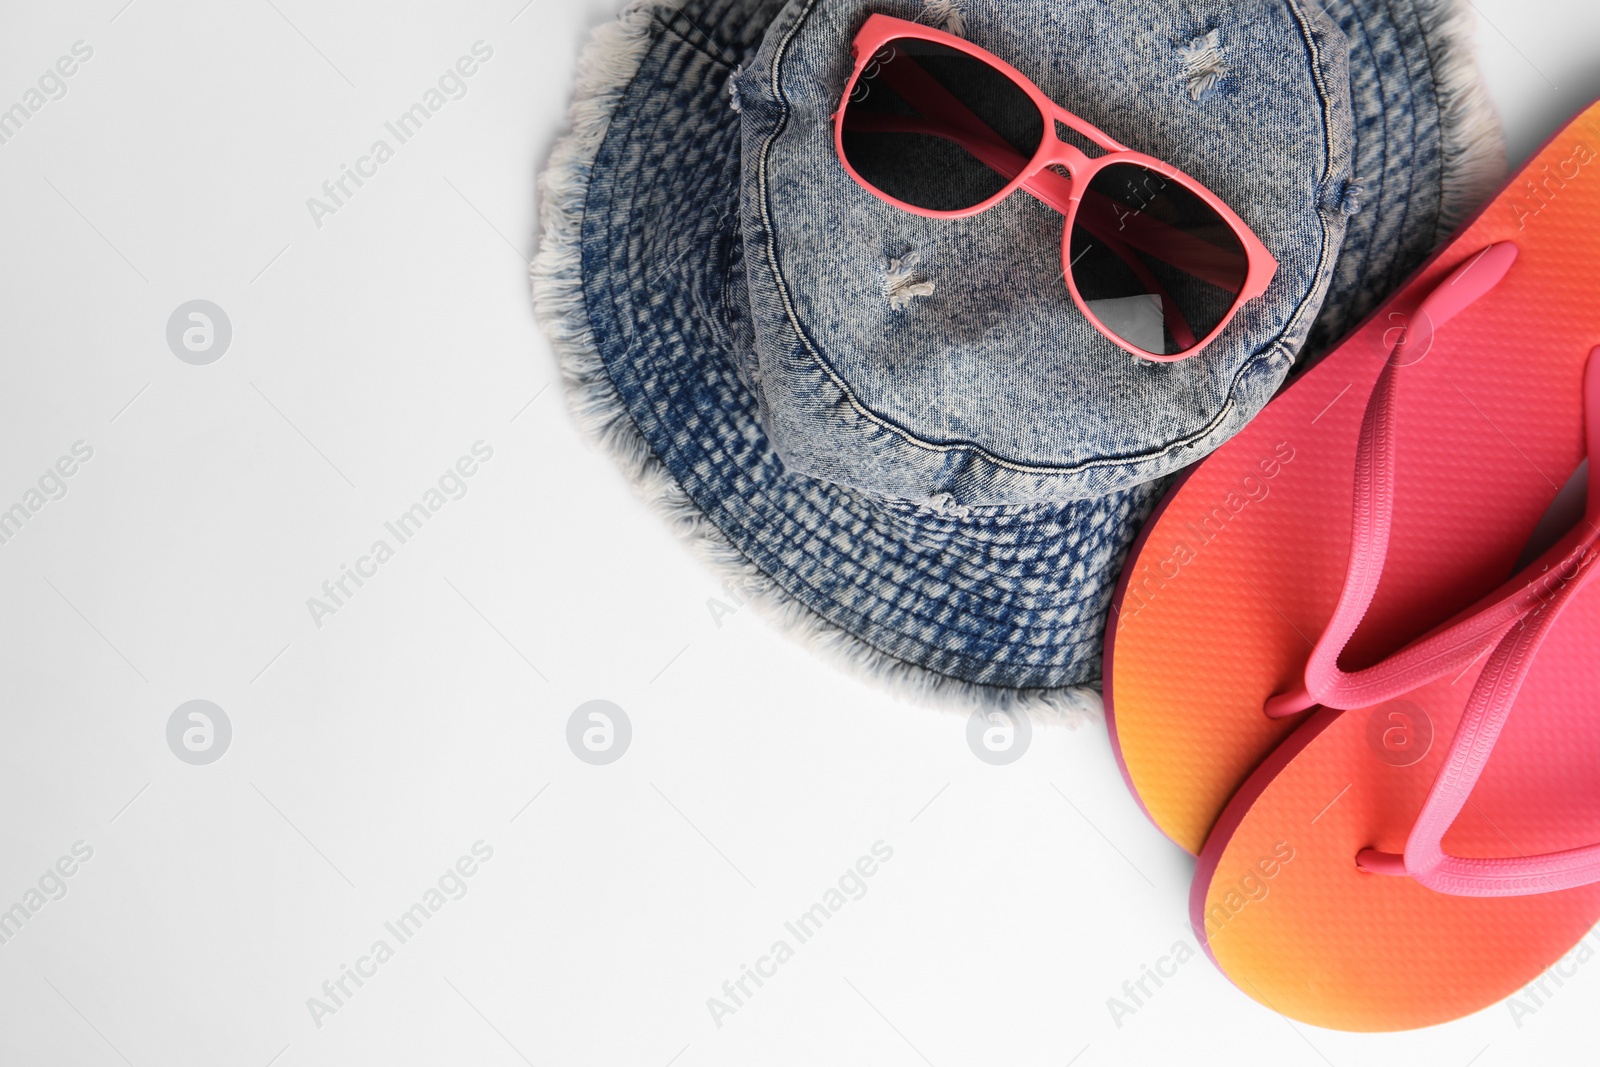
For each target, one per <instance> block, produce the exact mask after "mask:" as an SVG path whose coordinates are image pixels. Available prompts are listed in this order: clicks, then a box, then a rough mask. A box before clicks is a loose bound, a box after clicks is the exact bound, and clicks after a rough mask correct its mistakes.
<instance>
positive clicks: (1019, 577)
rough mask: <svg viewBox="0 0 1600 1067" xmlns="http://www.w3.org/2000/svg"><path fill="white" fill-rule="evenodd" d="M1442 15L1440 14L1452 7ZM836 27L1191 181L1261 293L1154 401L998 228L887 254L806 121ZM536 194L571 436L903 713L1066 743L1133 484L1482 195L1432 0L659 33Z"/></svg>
mask: <svg viewBox="0 0 1600 1067" xmlns="http://www.w3.org/2000/svg"><path fill="white" fill-rule="evenodd" d="M1462 7H1465V5H1464V4H1463V5H1462ZM873 13H883V14H888V15H893V16H896V17H899V18H902V19H907V20H912V21H919V22H922V23H924V24H928V25H934V26H937V27H939V28H941V29H943V30H945V31H947V32H950V33H954V34H956V35H957V36H961V37H964V38H966V39H967V40H969V41H971V42H973V43H975V44H978V45H980V46H982V47H983V48H986V49H988V50H989V51H990V52H993V53H994V54H996V55H997V56H999V57H1001V58H1002V59H1004V60H1006V61H1007V62H1009V63H1010V64H1011V65H1012V66H1014V67H1016V68H1018V69H1019V70H1020V71H1021V72H1022V73H1023V74H1024V75H1026V76H1027V77H1029V78H1030V79H1032V80H1033V81H1034V82H1035V83H1036V84H1037V85H1038V86H1039V87H1040V88H1041V89H1042V90H1043V91H1044V92H1045V94H1047V95H1048V96H1049V97H1051V98H1052V99H1053V100H1055V101H1056V102H1058V103H1059V104H1061V105H1063V106H1064V107H1066V108H1068V109H1069V110H1071V111H1073V112H1075V113H1076V114H1077V115H1079V116H1081V117H1082V118H1084V119H1085V120H1087V121H1088V122H1090V123H1092V124H1094V125H1096V126H1098V127H1099V128H1100V129H1102V130H1104V131H1105V132H1106V133H1108V134H1109V135H1110V136H1112V137H1114V138H1116V139H1118V140H1120V141H1122V142H1123V143H1125V144H1127V145H1129V146H1130V147H1132V148H1134V149H1137V150H1139V151H1142V152H1145V153H1148V154H1150V155H1153V156H1155V157H1157V158H1159V159H1162V160H1164V161H1166V162H1168V163H1170V164H1172V165H1174V166H1176V167H1178V168H1180V169H1181V170H1183V171H1184V172H1186V173H1187V174H1189V175H1192V176H1193V177H1194V178H1195V179H1196V180H1198V181H1200V182H1201V183H1203V184H1204V185H1205V186H1206V187H1207V188H1209V189H1210V190H1212V191H1213V192H1215V193H1216V194H1217V195H1218V196H1220V197H1221V198H1222V199H1223V200H1224V201H1225V202H1226V203H1227V204H1229V205H1230V206H1231V207H1232V208H1233V209H1234V210H1235V211H1236V212H1237V213H1238V214H1239V215H1240V216H1241V217H1242V218H1243V220H1244V221H1245V223H1246V224H1247V225H1248V226H1249V227H1250V228H1251V229H1252V230H1253V231H1254V232H1255V233H1256V235H1257V236H1259V237H1260V238H1261V240H1262V241H1263V242H1264V243H1265V244H1266V246H1267V248H1268V249H1269V250H1270V251H1271V253H1272V255H1273V256H1274V257H1275V258H1276V259H1277V261H1278V265H1279V266H1278V271H1277V274H1276V275H1275V276H1274V277H1273V279H1272V282H1271V284H1270V286H1269V287H1268V289H1267V291H1266V292H1265V294H1264V295H1262V296H1261V297H1259V298H1257V299H1256V300H1254V301H1252V302H1251V303H1249V304H1246V305H1245V306H1244V307H1243V308H1242V309H1241V310H1240V312H1239V313H1238V315H1237V316H1236V317H1235V318H1234V320H1233V321H1232V322H1231V323H1230V324H1229V325H1228V327H1227V328H1226V329H1225V330H1224V331H1223V332H1222V334H1221V335H1220V336H1219V337H1218V338H1217V339H1216V340H1215V341H1214V342H1213V343H1212V344H1211V345H1210V346H1209V347H1207V348H1206V349H1205V350H1204V351H1202V352H1200V353H1199V354H1198V355H1196V356H1193V357H1191V358H1189V359H1186V360H1182V361H1180V362H1173V363H1157V362H1151V361H1147V360H1142V359H1138V358H1136V357H1134V356H1131V355H1129V354H1128V353H1127V352H1125V351H1123V350H1122V349H1121V348H1119V347H1117V346H1116V345H1115V344H1113V343H1112V342H1111V341H1109V340H1108V339H1107V338H1106V337H1104V336H1103V335H1101V334H1100V333H1098V332H1097V331H1096V330H1095V329H1094V328H1093V327H1092V326H1091V325H1090V324H1089V323H1088V321H1087V320H1086V319H1085V318H1084V316H1083V315H1082V313H1081V312H1080V311H1079V310H1078V308H1077V306H1076V305H1075V303H1074V302H1073V300H1072V297H1071V295H1070V293H1069V292H1068V290H1067V288H1066V286H1065V285H1064V283H1063V279H1062V267H1061V258H1060V247H1061V230H1062V220H1061V216H1059V215H1057V214H1055V213H1054V212H1053V211H1051V210H1050V209H1048V208H1047V207H1045V206H1043V205H1042V204H1041V203H1040V202H1038V201H1036V200H1035V199H1033V198H1032V197H1031V196H1029V195H1027V194H1026V193H1023V192H1018V193H1015V194H1013V195H1012V196H1010V197H1009V198H1008V199H1006V200H1004V201H1003V202H1001V203H1000V204H998V205H997V206H995V207H993V208H991V209H990V210H988V211H986V212H984V213H983V214H980V215H977V216H974V217H970V218H962V219H955V220H951V219H947V218H938V219H935V218H924V217H921V216H918V215H913V214H911V213H908V212H904V211H901V210H898V209H896V208H894V207H892V206H891V205H889V204H887V203H885V202H884V201H883V200H881V199H879V198H877V197H874V196H873V195H871V194H870V193H869V192H867V191H866V190H865V189H863V188H862V187H861V186H860V185H858V184H857V183H856V182H855V181H853V180H852V179H851V177H850V176H849V175H848V174H847V173H846V171H845V170H844V168H843V167H842V166H841V165H840V162H839V159H838V157H837V155H836V153H835V149H834V143H833V126H832V122H831V117H832V115H833V113H834V111H835V109H836V107H837V105H838V103H839V101H840V97H841V95H842V93H843V90H844V87H845V85H846V82H847V80H848V79H849V76H850V73H851V70H852V63H853V59H852V54H851V42H852V39H853V37H854V35H855V32H856V30H857V29H858V28H859V27H860V26H861V25H862V23H863V22H864V21H865V19H866V18H867V17H868V16H869V15H870V14H873ZM570 122H571V132H570V133H569V134H568V135H567V136H566V137H565V139H564V140H562V141H561V142H560V143H559V144H558V145H557V146H556V148H555V150H554V152H553V154H552V157H551V160H550V163H549V165H548V167H547V169H546V171H545V173H544V175H543V176H542V178H541V192H542V197H543V202H542V208H541V210H542V224H543V238H542V245H541V249H540V253H539V256H538V259H537V260H536V261H535V263H534V267H533V280H534V299H535V305H536V308H537V311H538V313H539V316H540V319H541V322H542V323H543V325H544V328H545V330H546V332H547V334H548V335H549V336H550V338H551V339H552V341H553V343H554V345H555V347H556V350H557V354H558V357H559V359H560V361H561V366H562V371H563V374H564V376H565V378H566V381H567V386H568V396H569V402H570V404H571V407H572V409H573V411H574V412H575V414H576V417H577V419H578V421H579V423H580V424H581V425H582V426H583V427H584V428H585V429H586V430H587V431H588V432H589V433H590V434H591V435H592V436H594V437H595V438H596V439H597V440H598V441H600V442H601V443H602V445H603V446H604V447H605V448H607V449H608V450H609V451H610V452H611V454H612V455H613V456H614V457H615V458H616V460H617V461H618V463H619V464H620V465H621V466H622V468H623V469H624V470H625V472H626V473H627V474H628V475H629V477H631V478H632V480H633V481H634V482H635V483H636V485H637V486H638V487H639V488H640V490H641V491H642V492H643V493H644V494H645V495H646V496H647V497H648V498H649V499H650V500H651V501H652V502H653V503H654V504H656V505H657V508H658V510H659V511H660V512H661V514H662V515H663V516H664V517H665V518H666V519H667V521H668V522H669V523H671V524H672V525H673V526H674V527H675V528H677V529H678V530H679V531H680V532H681V533H682V534H683V535H684V536H685V537H686V538H687V539H688V540H689V541H690V542H691V543H692V544H693V545H694V546H695V547H696V548H697V549H699V550H700V552H701V553H702V554H703V555H704V556H706V557H707V558H708V559H709V560H710V561H711V562H712V563H713V564H714V565H715V566H716V567H717V568H718V569H719V570H720V571H721V572H722V574H723V575H724V578H725V588H727V589H728V590H729V592H730V593H731V594H732V595H733V596H735V597H737V598H738V599H739V600H740V601H747V600H748V601H754V602H756V603H759V604H762V605H765V606H766V607H767V608H769V609H770V613H771V614H772V615H773V616H774V617H775V618H776V619H777V620H778V621H779V622H780V623H781V624H782V625H783V626H785V627H786V628H787V629H789V630H791V631H793V632H795V633H797V634H798V635H800V636H801V637H802V638H804V639H806V640H807V641H808V642H809V643H810V644H812V645H813V646H815V647H818V648H820V649H823V650H825V651H828V652H830V653H832V654H833V655H834V656H835V657H836V658H838V659H841V660H843V661H844V662H846V663H848V664H850V665H853V666H855V667H857V668H859V669H860V670H861V671H862V672H863V673H865V674H866V675H868V676H870V677H872V678H874V679H877V680H880V681H885V682H888V683H891V684H892V685H893V686H894V687H896V688H897V689H899V690H900V691H901V692H903V693H909V694H910V695H913V696H914V697H916V698H919V699H927V698H940V699H939V701H938V702H940V703H944V704H954V705H955V706H957V707H961V708H967V709H972V708H990V709H992V708H1000V709H1013V708H1016V709H1027V710H1028V711H1030V712H1032V713H1035V714H1040V713H1044V714H1046V715H1047V716H1051V715H1053V716H1063V717H1068V718H1071V717H1075V716H1077V715H1080V714H1083V713H1086V712H1092V711H1094V710H1096V709H1097V708H1098V697H1097V695H1096V693H1095V689H1096V687H1097V685H1098V682H1099V668H1100V651H1101V641H1102V636H1103V630H1104V625H1105V617H1106V612H1107V608H1108V604H1109V602H1110V598H1111V593H1112V589H1113V586H1114V584H1115V579H1116V574H1117V569H1118V568H1119V567H1120V565H1121V562H1122V560H1123V557H1124V555H1125V553H1126V551H1127V548H1128V546H1129V544H1130V543H1131V541H1132V539H1133V537H1134V535H1135V533H1136V532H1137V530H1138V527H1139V525H1140V524H1141V523H1142V521H1143V520H1144V518H1145V517H1146V516H1147V515H1148V513H1149V511H1150V509H1151V507H1152V506H1153V504H1154V502H1155V500H1156V499H1157V497H1158V495H1159V492H1160V489H1161V488H1162V486H1163V485H1164V479H1165V476H1167V475H1169V474H1171V473H1172V472H1174V471H1176V470H1178V469H1179V468H1181V467H1183V466H1185V465H1187V464H1189V463H1192V462H1194V461H1195V460H1198V459H1200V458H1201V457H1203V456H1204V455H1206V454H1207V453H1208V452H1209V451H1210V450H1212V449H1214V448H1215V447H1217V446H1218V445H1219V444H1221V443H1222V442H1223V441H1225V440H1226V439H1227V438H1228V437H1229V436H1231V435H1232V434H1233V433H1235V432H1236V431H1237V430H1238V429H1239V428H1240V427H1241V426H1243V425H1244V423H1245V422H1246V421H1248V420H1249V419H1250V418H1251V417H1252V416H1253V415H1254V414H1255V413H1256V412H1257V411H1259V410H1260V408H1261V407H1262V406H1263V405H1264V404H1265V403H1266V402H1267V400H1268V399H1270V398H1271V396H1272V394H1273V393H1274V391H1275V390H1276V389H1277V388H1278V387H1279V385H1280V384H1281V383H1282V382H1283V380H1284V378H1285V376H1286V375H1287V374H1288V373H1289V371H1290V369H1291V367H1292V366H1293V365H1294V363H1295V362H1296V359H1297V358H1298V357H1300V356H1301V355H1302V352H1303V350H1304V349H1305V347H1306V345H1307V342H1308V339H1311V340H1313V341H1314V340H1315V339H1316V338H1319V337H1320V338H1323V339H1325V340H1332V339H1335V338H1336V337H1337V336H1338V335H1339V334H1340V333H1342V332H1343V331H1344V330H1345V329H1347V328H1348V327H1350V326H1352V325H1353V324H1354V322H1355V321H1356V319H1357V318H1358V317H1359V316H1361V315H1363V314H1365V313H1366V312H1367V311H1369V310H1370V309H1371V307H1372V306H1374V304H1375V302H1376V300H1377V299H1378V298H1379V297H1380V296H1382V295H1383V294H1384V293H1386V292H1387V291H1388V290H1389V289H1391V288H1392V287H1393V286H1394V285H1395V284H1397V283H1398V282H1399V281H1400V280H1401V279H1402V278H1403V277H1404V276H1405V275H1406V274H1407V273H1409V271H1410V270H1411V269H1412V268H1413V267H1415V266H1416V265H1417V264H1418V263H1419V262H1420V261H1421V259H1422V258H1423V257H1424V256H1425V255H1426V253H1427V252H1428V251H1429V250H1430V249H1431V248H1432V247H1433V246H1434V244H1435V243H1436V242H1437V241H1438V240H1439V238H1440V237H1441V236H1442V235H1443V234H1444V233H1446V232H1448V230H1449V229H1450V228H1451V227H1452V226H1453V225H1454V223H1455V222H1456V221H1457V220H1458V219H1459V218H1460V217H1462V216H1463V215H1465V214H1466V213H1468V212H1469V211H1470V210H1471V209H1472V208H1473V207H1475V206H1476V204H1477V202H1478V200H1479V199H1480V198H1481V197H1482V196H1483V195H1485V194H1486V192H1487V190H1488V188H1489V187H1490V186H1492V184H1493V183H1494V181H1495V180H1496V176H1497V171H1498V168H1499V167H1500V166H1502V164H1501V159H1502V157H1503V152H1502V151H1501V148H1500V143H1499V140H1498V127H1497V125H1496V123H1495V119H1494V116H1493V112H1492V111H1491V110H1490V109H1489V108H1488V106H1487V104H1486V102H1485V99H1484V97H1483V92H1482V89H1481V87H1480V86H1479V84H1478V81H1477V75H1476V70H1475V68H1474V66H1473V62H1472V59H1471V53H1470V27H1469V25H1468V24H1467V23H1466V22H1465V16H1464V15H1463V14H1462V11H1461V9H1460V8H1458V7H1457V5H1456V4H1455V3H1453V2H1446V0H1342V2H1335V3H1332V4H1329V5H1327V6H1325V7H1324V6H1319V5H1318V4H1316V3H1314V2H1312V0H1244V2H1235V3H1227V4H1223V3H1183V4H1173V3H1170V2H1168V0H990V2H984V3H978V2H976V0H973V2H971V3H965V4H963V3H958V2H952V0H872V2H870V3H869V2H863V0H787V2H785V0H687V2H685V3H683V4H681V5H679V4H673V3H669V2H666V0H642V2H635V3H633V4H631V5H630V6H629V7H628V8H627V9H626V10H625V11H624V12H623V14H622V16H621V18H620V19H619V20H618V21H616V22H614V23H611V24H608V25H605V26H602V27H601V28H600V29H599V30H597V31H596V33H595V35H594V39H593V40H592V42H591V43H590V45H589V47H588V49H587V50H586V52H585V54H584V56H583V59H582V61H581V67H580V74H579V80H578V85H577V88H576V92H575V99H574V102H573V104H572V109H571V114H570Z"/></svg>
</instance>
